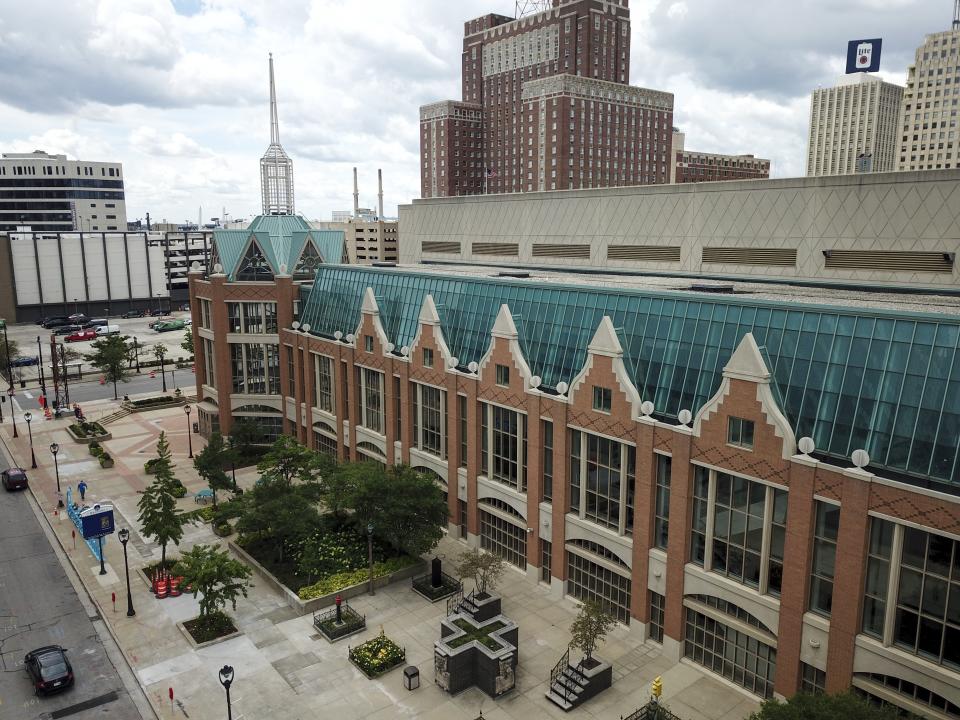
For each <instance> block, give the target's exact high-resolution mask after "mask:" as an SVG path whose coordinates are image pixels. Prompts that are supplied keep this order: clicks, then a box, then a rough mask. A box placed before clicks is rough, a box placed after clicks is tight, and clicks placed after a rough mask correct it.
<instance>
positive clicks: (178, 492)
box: [171, 478, 187, 498]
mask: <svg viewBox="0 0 960 720" xmlns="http://www.w3.org/2000/svg"><path fill="white" fill-rule="evenodd" d="M171 494H172V495H173V496H174V497H175V498H182V497H186V496H187V488H186V486H185V485H184V484H183V483H182V482H180V481H179V480H178V479H176V478H174V480H173V490H171Z"/></svg>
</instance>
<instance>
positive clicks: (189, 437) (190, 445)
mask: <svg viewBox="0 0 960 720" xmlns="http://www.w3.org/2000/svg"><path fill="white" fill-rule="evenodd" d="M192 409H193V408H191V407H190V406H189V405H184V406H183V411H184V412H185V413H186V414H187V447H188V448H190V451H189V452H188V453H187V457H189V458H192V457H193V434H192V433H191V432H190V411H191V410H192Z"/></svg>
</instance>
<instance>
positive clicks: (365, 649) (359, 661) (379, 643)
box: [347, 630, 407, 680]
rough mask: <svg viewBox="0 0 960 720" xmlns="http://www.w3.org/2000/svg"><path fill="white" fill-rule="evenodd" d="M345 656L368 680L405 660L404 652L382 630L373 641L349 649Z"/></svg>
mask: <svg viewBox="0 0 960 720" xmlns="http://www.w3.org/2000/svg"><path fill="white" fill-rule="evenodd" d="M347 654H348V656H349V658H350V662H352V663H353V664H354V665H356V666H357V668H358V669H359V670H360V672H362V673H363V674H364V675H366V676H367V678H368V679H370V680H373V679H374V678H377V677H380V676H381V675H383V674H384V673H388V672H390V671H391V670H393V669H394V668H395V667H399V666H400V665H402V664H403V663H404V662H406V660H407V652H406V650H404V649H403V648H401V647H400V646H399V645H397V644H396V643H395V642H394V641H393V640H391V639H390V638H388V637H387V636H386V635H384V634H383V630H380V634H379V635H377V636H376V637H375V638H373V640H367V642H365V643H363V644H362V645H358V646H357V647H355V648H350V649H349V651H348V653H347Z"/></svg>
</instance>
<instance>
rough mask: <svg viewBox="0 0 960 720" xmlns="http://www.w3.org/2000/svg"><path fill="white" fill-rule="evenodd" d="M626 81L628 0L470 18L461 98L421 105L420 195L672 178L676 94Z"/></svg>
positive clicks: (580, 1)
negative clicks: (630, 83) (671, 159)
mask: <svg viewBox="0 0 960 720" xmlns="http://www.w3.org/2000/svg"><path fill="white" fill-rule="evenodd" d="M629 82H630V10H629V7H628V0H554V2H553V7H552V8H550V9H548V10H545V11H543V12H540V13H536V14H534V15H530V16H527V17H523V18H519V19H514V18H510V17H506V16H503V15H494V14H489V15H485V16H483V17H480V18H477V19H474V20H470V21H468V22H466V23H465V24H464V41H463V56H462V102H454V101H447V102H442V103H434V104H432V105H427V106H424V107H422V108H421V110H420V149H421V195H422V197H443V196H449V195H472V194H478V193H504V192H530V191H537V190H563V189H570V188H584V187H611V186H616V185H639V184H652V183H666V182H667V181H668V178H669V176H670V169H669V164H670V161H669V154H670V141H671V138H670V132H671V127H672V122H673V95H672V94H670V93H664V92H658V91H655V90H645V89H642V88H637V87H632V86H630V85H629Z"/></svg>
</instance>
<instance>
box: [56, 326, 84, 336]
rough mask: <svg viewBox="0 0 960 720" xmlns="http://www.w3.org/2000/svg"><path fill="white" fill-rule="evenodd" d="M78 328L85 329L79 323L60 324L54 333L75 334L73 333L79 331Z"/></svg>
mask: <svg viewBox="0 0 960 720" xmlns="http://www.w3.org/2000/svg"><path fill="white" fill-rule="evenodd" d="M78 330H83V328H82V327H81V326H79V325H59V326H57V328H56V329H55V330H54V331H53V334H54V335H73V333H75V332H77V331H78Z"/></svg>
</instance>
